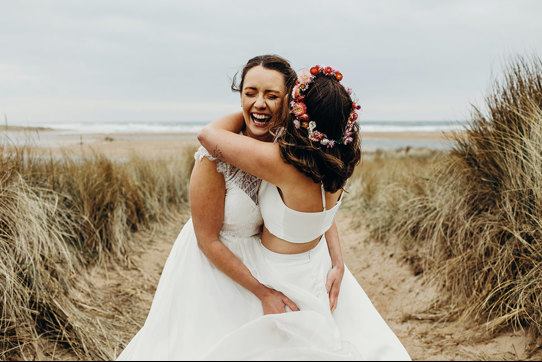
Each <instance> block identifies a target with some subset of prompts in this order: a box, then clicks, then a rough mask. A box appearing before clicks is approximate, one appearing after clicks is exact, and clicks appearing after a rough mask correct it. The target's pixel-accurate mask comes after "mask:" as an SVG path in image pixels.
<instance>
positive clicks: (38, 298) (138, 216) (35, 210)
mask: <svg viewBox="0 0 542 362" xmlns="http://www.w3.org/2000/svg"><path fill="white" fill-rule="evenodd" d="M193 151H194V150H193V149H187V150H186V152H184V153H182V154H180V155H179V156H178V157H176V158H174V159H170V160H154V161H153V160H146V159H143V158H138V157H135V156H134V157H133V158H132V159H131V160H129V161H128V162H115V161H112V160H110V159H107V158H106V157H104V156H102V155H99V154H93V155H87V156H85V157H83V158H71V157H69V156H68V155H66V156H64V157H61V158H54V157H45V158H44V157H39V156H37V155H35V154H32V153H31V152H30V151H29V149H25V148H18V149H9V150H8V149H6V148H2V149H0V290H1V294H0V310H1V315H0V359H11V358H24V359H34V358H36V357H39V356H40V351H41V349H42V346H41V344H42V342H43V341H49V342H50V343H51V344H53V345H54V344H57V343H58V344H61V345H64V346H67V347H68V348H69V349H70V350H71V351H73V353H75V354H76V355H77V356H78V357H80V358H84V359H89V358H91V359H96V358H99V359H111V358H114V357H115V356H114V355H113V354H112V351H113V350H114V348H115V347H116V346H117V344H118V341H115V340H114V337H113V336H112V335H111V333H110V332H111V330H113V329H114V328H115V327H114V325H113V324H114V323H117V324H118V323H122V321H119V320H118V318H114V317H116V316H112V315H110V312H107V311H105V310H102V309H101V305H102V302H103V300H104V299H103V298H105V296H104V295H102V294H101V292H100V291H99V290H95V288H93V285H92V284H91V283H90V282H89V281H88V280H87V278H86V277H85V275H86V273H85V267H86V266H91V265H101V263H103V262H104V261H106V260H109V261H113V262H115V263H119V262H120V263H124V264H126V263H129V262H130V260H129V255H130V251H131V250H133V247H134V246H135V243H136V241H135V239H134V238H133V237H131V233H132V232H133V231H137V230H139V229H140V228H148V227H149V226H152V224H153V222H155V221H159V220H160V219H161V218H163V217H165V216H166V215H168V214H170V213H171V212H174V211H176V210H179V208H181V207H186V205H187V202H188V194H187V192H188V180H189V174H190V171H191V168H192V166H193V156H192V155H193ZM116 328H120V327H119V326H116Z"/></svg>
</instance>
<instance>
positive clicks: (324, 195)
mask: <svg viewBox="0 0 542 362" xmlns="http://www.w3.org/2000/svg"><path fill="white" fill-rule="evenodd" d="M320 186H321V188H322V205H323V206H324V211H326V192H325V190H324V184H320Z"/></svg>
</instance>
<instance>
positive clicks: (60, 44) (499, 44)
mask: <svg viewBox="0 0 542 362" xmlns="http://www.w3.org/2000/svg"><path fill="white" fill-rule="evenodd" d="M540 14H542V1H538V0H513V1H502V0H487V1H481V0H480V1H476V0H470V1H433V0H410V1H409V0H395V1H394V0H383V1H363V0H359V1H346V0H335V1H316V0H299V1H295V0H287V1H285V0H275V1H255V0H231V1H226V0H209V1H205V0H175V1H173V0H168V1H166V0H152V1H150V0H149V1H140V0H126V1H125V0H122V1H121V0H107V1H104V0H92V1H90V0H89V1H82V0H62V1H60V0H48V1H42V0H39V1H25V0H21V1H4V2H2V3H1V4H0V116H1V115H2V114H5V115H6V116H7V118H8V119H9V122H10V123H14V124H25V123H27V122H30V123H36V122H42V123H44V124H46V123H47V122H58V121H77V122H107V121H153V120H156V121H204V120H212V119H214V118H216V117H218V116H220V115H223V114H226V113H231V112H235V111H238V110H239V109H240V107H239V105H240V101H239V95H238V94H236V93H232V91H231V90H230V85H231V79H232V77H233V76H234V74H235V73H236V72H237V71H239V70H241V69H242V67H243V65H244V64H245V63H246V61H247V60H248V59H250V58H251V57H253V56H255V55H261V54H278V55H281V56H283V57H285V58H286V59H288V60H289V61H290V63H291V64H292V67H293V68H294V69H295V70H298V71H299V70H301V69H305V68H310V67H311V66H312V65H315V64H320V65H330V66H332V67H333V68H335V69H338V70H340V71H341V72H342V73H343V75H344V79H343V81H342V83H344V84H345V85H347V86H349V87H351V88H353V90H354V93H355V95H356V96H357V98H358V99H359V102H360V103H361V104H362V106H363V112H362V115H361V116H362V117H363V118H365V119H368V120H450V121H461V120H464V119H466V118H468V116H469V112H470V109H471V104H475V105H480V104H481V103H482V102H483V97H484V95H486V94H487V93H488V91H489V89H490V87H491V81H492V79H494V78H495V77H496V76H498V74H500V73H502V69H503V66H504V64H506V62H507V61H509V60H510V59H511V58H513V57H514V56H517V55H523V56H531V55H535V56H539V57H542V21H541V20H542V18H541V15H540Z"/></svg>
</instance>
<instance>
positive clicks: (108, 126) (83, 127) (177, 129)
mask: <svg viewBox="0 0 542 362" xmlns="http://www.w3.org/2000/svg"><path fill="white" fill-rule="evenodd" d="M207 123H208V122H207V121H95V122H89V121H87V122H83V121H51V122H43V121H40V122H36V121H34V122H32V121H27V122H10V123H9V126H21V127H43V128H51V129H52V130H54V131H55V133H58V134H65V135H68V134H122V133H142V134H143V133H196V132H198V131H199V130H201V129H202V128H203V127H204V126H205V125H206V124H207ZM464 126H465V123H464V122H460V121H443V120H438V121H436V120H435V121H431V120H423V121H412V120H408V121H401V120H395V121H394V120H383V121H382V120H377V121H375V120H373V121H371V120H362V121H360V130H361V131H362V132H384V133H385V132H449V131H458V130H461V129H463V128H464Z"/></svg>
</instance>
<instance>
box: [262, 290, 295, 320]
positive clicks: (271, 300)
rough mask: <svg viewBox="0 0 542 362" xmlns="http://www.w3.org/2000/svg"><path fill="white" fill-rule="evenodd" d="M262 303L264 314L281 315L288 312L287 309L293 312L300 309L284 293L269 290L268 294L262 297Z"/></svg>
mask: <svg viewBox="0 0 542 362" xmlns="http://www.w3.org/2000/svg"><path fill="white" fill-rule="evenodd" d="M260 301H261V302H262V307H263V314H264V315H265V314H280V313H285V312H286V307H288V308H290V309H291V310H292V311H294V312H295V311H298V310H299V308H298V307H297V305H295V303H294V302H292V301H291V300H290V298H288V297H287V296H285V295H284V294H283V293H281V292H279V291H278V290H275V289H271V288H267V292H266V293H265V294H264V295H263V296H262V297H260Z"/></svg>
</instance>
